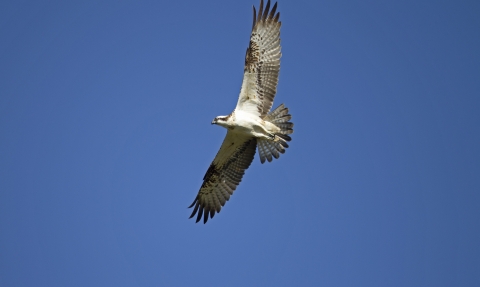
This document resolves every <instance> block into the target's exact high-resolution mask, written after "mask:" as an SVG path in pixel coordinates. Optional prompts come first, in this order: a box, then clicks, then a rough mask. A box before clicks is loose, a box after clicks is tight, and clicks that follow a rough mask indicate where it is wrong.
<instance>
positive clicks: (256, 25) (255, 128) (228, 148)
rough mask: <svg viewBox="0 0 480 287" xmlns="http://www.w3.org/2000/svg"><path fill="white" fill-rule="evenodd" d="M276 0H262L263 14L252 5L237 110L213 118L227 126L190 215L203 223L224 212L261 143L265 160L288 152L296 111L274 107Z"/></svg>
mask: <svg viewBox="0 0 480 287" xmlns="http://www.w3.org/2000/svg"><path fill="white" fill-rule="evenodd" d="M276 9H277V3H275V5H274V6H273V7H272V10H270V0H268V2H267V5H266V7H265V9H264V8H263V0H260V8H259V11H258V14H257V13H256V10H255V7H253V27H252V32H251V36H250V44H249V47H248V48H247V53H246V56H245V68H244V76H243V82H242V88H241V91H240V96H239V98H238V102H237V106H236V108H235V110H234V111H233V112H232V113H231V114H230V115H228V116H218V117H216V118H215V119H214V120H213V122H212V124H218V125H220V126H223V127H225V128H227V130H228V131H227V135H226V137H225V140H224V141H223V143H222V146H221V147H220V150H219V151H218V153H217V155H216V156H215V159H214V160H213V162H212V163H211V165H210V167H209V168H208V170H207V172H206V174H205V176H204V177H203V184H202V186H201V187H200V191H199V192H198V194H197V196H196V197H195V200H194V201H193V203H192V204H191V205H190V206H189V207H190V208H191V207H193V208H194V209H193V212H192V214H191V216H190V218H192V217H194V216H195V215H197V220H196V222H198V221H200V220H201V219H202V217H203V221H204V223H206V222H207V221H208V218H209V217H210V218H213V217H214V215H215V213H216V212H217V213H218V212H220V210H221V209H222V206H224V205H225V203H226V202H227V201H228V200H229V199H230V196H231V195H232V194H233V192H234V191H235V189H236V188H237V186H238V184H240V181H241V180H242V177H243V175H244V173H245V170H246V169H247V168H248V167H249V166H250V164H251V163H252V161H253V157H254V155H255V149H256V147H257V145H258V150H259V154H260V161H261V163H264V162H265V160H268V161H269V162H270V161H272V157H273V158H278V157H279V154H280V153H285V148H287V147H288V144H287V141H290V140H291V138H290V136H288V135H289V134H291V133H292V132H293V123H291V122H289V120H290V119H291V115H290V114H289V113H288V109H287V108H286V107H285V106H284V105H283V104H282V105H280V106H279V107H277V108H276V109H275V110H274V111H272V112H271V113H268V112H269V111H270V109H271V107H272V104H273V99H274V97H275V94H276V92H277V84H278V73H279V70H280V57H281V55H282V54H281V47H280V26H281V22H279V17H280V13H276Z"/></svg>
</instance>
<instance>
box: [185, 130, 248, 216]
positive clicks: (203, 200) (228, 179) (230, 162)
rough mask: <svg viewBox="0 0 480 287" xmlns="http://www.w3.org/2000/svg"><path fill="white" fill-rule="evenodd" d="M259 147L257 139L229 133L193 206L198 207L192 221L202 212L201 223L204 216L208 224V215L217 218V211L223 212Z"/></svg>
mask: <svg viewBox="0 0 480 287" xmlns="http://www.w3.org/2000/svg"><path fill="white" fill-rule="evenodd" d="M256 146H257V140H256V139H255V138H253V137H247V136H243V135H238V134H235V133H232V132H230V131H228V132H227V136H226V137H225V140H224V141H223V143H222V146H221V147H220V150H219V151H218V153H217V155H216V156H215V159H214V160H213V162H212V164H211V165H210V167H209V168H208V170H207V173H206V174H205V176H204V177H203V184H202V187H200V191H199V192H198V194H197V197H196V198H195V200H194V201H193V203H192V205H190V206H189V208H191V207H193V206H195V208H194V209H193V212H192V215H190V218H192V217H193V216H195V214H196V213H197V212H198V215H197V222H199V221H200V219H202V216H203V223H207V220H208V215H210V218H213V216H214V215H215V211H216V212H217V213H218V212H220V210H221V209H222V206H224V205H225V202H226V201H228V200H229V199H230V195H232V194H233V191H234V190H235V189H236V188H237V185H238V184H239V183H240V181H241V180H242V177H243V174H244V173H245V170H246V169H247V168H248V167H249V166H250V164H251V163H252V160H253V156H254V155H255V149H256Z"/></svg>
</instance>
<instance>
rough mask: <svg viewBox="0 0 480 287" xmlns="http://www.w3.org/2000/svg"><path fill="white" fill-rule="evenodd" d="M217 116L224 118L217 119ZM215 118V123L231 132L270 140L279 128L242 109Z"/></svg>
mask: <svg viewBox="0 0 480 287" xmlns="http://www.w3.org/2000/svg"><path fill="white" fill-rule="evenodd" d="M219 118H220V119H225V120H224V121H223V120H218V119H219ZM216 119H217V122H215V123H216V124H218V125H220V126H222V127H224V128H226V129H228V130H229V131H231V132H233V133H238V134H242V135H245V136H251V137H254V138H257V139H265V140H271V139H272V138H274V136H275V133H278V132H279V131H280V129H279V128H278V127H277V126H276V125H274V124H272V123H271V122H268V121H265V120H263V119H261V118H260V117H258V116H255V115H252V114H251V113H248V112H244V111H233V112H232V113H231V114H230V115H228V116H219V117H217V118H216Z"/></svg>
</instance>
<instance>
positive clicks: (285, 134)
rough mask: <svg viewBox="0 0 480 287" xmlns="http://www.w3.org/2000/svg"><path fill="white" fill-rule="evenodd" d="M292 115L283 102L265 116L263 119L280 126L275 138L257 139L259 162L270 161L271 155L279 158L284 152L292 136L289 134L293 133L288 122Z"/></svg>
mask: <svg viewBox="0 0 480 287" xmlns="http://www.w3.org/2000/svg"><path fill="white" fill-rule="evenodd" d="M291 118H292V116H291V115H290V114H289V113H288V108H287V107H285V105H284V104H281V105H280V106H278V107H277V108H276V109H275V110H273V111H271V112H270V113H269V114H268V115H266V116H265V118H264V120H265V121H269V122H271V123H273V124H274V125H276V126H277V127H278V128H280V131H278V132H277V133H275V139H273V140H267V139H258V140H257V143H258V153H259V154H260V162H261V163H264V162H265V160H268V162H271V161H272V157H274V158H279V157H280V153H285V149H286V148H288V144H287V142H289V141H291V140H292V138H291V137H290V136H289V134H291V133H293V123H291V122H289V120H290V119H291Z"/></svg>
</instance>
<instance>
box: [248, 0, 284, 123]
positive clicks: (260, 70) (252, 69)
mask: <svg viewBox="0 0 480 287" xmlns="http://www.w3.org/2000/svg"><path fill="white" fill-rule="evenodd" d="M269 9H270V0H268V2H267V6H266V7H265V10H264V9H263V0H261V1H260V9H259V11H258V15H257V14H256V11H255V7H253V15H254V17H253V28H252V34H251V36H250V45H249V47H248V48H247V52H246V55H245V68H244V74H246V73H250V74H255V75H256V77H255V85H256V96H258V98H259V99H260V102H261V105H259V106H258V111H259V113H260V116H261V117H264V116H265V115H266V114H267V113H268V111H269V110H270V109H271V107H272V104H273V99H274V97H275V94H276V93H277V84H278V74H279V71H280V57H281V56H282V53H281V47H280V26H281V24H282V23H281V22H279V21H278V19H279V17H280V12H278V13H276V14H275V12H276V10H277V3H275V5H274V6H273V8H272V10H271V11H269ZM245 79H246V77H245V76H244V80H245Z"/></svg>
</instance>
